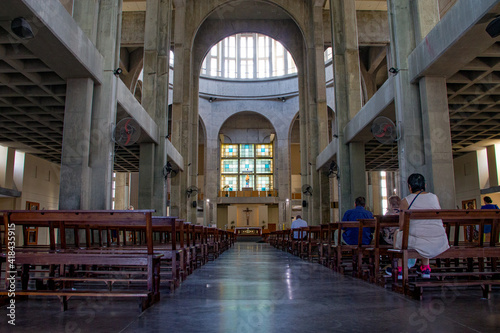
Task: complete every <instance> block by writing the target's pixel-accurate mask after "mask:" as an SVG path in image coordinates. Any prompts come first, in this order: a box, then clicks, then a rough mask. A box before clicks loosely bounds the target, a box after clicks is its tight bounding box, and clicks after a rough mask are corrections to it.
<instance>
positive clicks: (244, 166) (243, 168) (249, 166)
mask: <svg viewBox="0 0 500 333" xmlns="http://www.w3.org/2000/svg"><path fill="white" fill-rule="evenodd" d="M254 161H255V160H254V159H245V160H240V172H244V173H249V172H252V173H253V170H254Z"/></svg>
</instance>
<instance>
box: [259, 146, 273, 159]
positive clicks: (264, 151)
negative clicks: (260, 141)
mask: <svg viewBox="0 0 500 333" xmlns="http://www.w3.org/2000/svg"><path fill="white" fill-rule="evenodd" d="M255 156H256V157H273V145H272V144H266V145H256V147H255Z"/></svg>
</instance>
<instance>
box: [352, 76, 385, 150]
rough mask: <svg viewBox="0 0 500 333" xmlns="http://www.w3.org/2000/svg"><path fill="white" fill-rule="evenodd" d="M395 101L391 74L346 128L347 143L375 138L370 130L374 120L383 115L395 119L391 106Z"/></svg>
mask: <svg viewBox="0 0 500 333" xmlns="http://www.w3.org/2000/svg"><path fill="white" fill-rule="evenodd" d="M393 102H394V77H393V76H391V77H389V79H388V80H387V81H385V83H384V84H383V85H382V87H380V89H379V90H378V91H377V92H376V93H375V95H373V96H372V98H370V100H369V101H368V102H367V103H366V104H365V105H364V106H363V107H362V108H361V110H360V111H359V112H358V113H357V114H356V116H354V118H353V119H351V120H350V121H349V122H348V123H347V125H346V127H345V128H344V137H345V140H346V143H349V142H351V141H362V142H367V141H369V140H371V139H372V138H373V135H372V134H371V131H370V126H371V123H372V121H373V120H374V119H375V118H376V117H378V116H381V115H384V116H387V117H389V118H391V119H394V117H395V115H394V112H392V113H391V110H392V111H393V110H394V108H393V107H392V108H391V107H389V106H390V105H391V104H393Z"/></svg>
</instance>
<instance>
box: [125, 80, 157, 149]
mask: <svg viewBox="0 0 500 333" xmlns="http://www.w3.org/2000/svg"><path fill="white" fill-rule="evenodd" d="M116 97H117V102H118V105H119V106H121V108H122V110H123V111H124V112H126V113H127V114H128V116H130V117H132V118H134V119H135V120H136V121H137V123H138V124H139V126H141V130H142V133H141V135H146V136H147V137H148V138H149V139H144V137H142V138H141V139H142V140H141V141H142V142H150V141H153V142H154V143H156V144H158V140H160V138H158V126H157V125H156V123H155V122H154V120H153V119H152V118H151V117H150V116H149V114H148V113H147V112H146V110H144V108H143V107H142V105H141V104H140V103H139V102H138V101H137V99H135V97H134V95H132V93H131V92H130V90H128V89H127V86H125V84H124V83H123V82H122V81H121V80H118V86H117V93H116ZM118 117H119V118H124V117H126V115H123V114H118ZM118 117H117V118H118ZM118 120H119V119H117V121H118Z"/></svg>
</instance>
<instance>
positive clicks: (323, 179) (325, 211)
mask: <svg viewBox="0 0 500 333" xmlns="http://www.w3.org/2000/svg"><path fill="white" fill-rule="evenodd" d="M319 177H320V188H319V190H320V193H319V196H320V199H321V205H320V215H319V216H320V218H319V220H318V225H319V224H322V223H329V222H330V200H331V198H332V196H331V195H330V177H329V176H328V172H321V171H320V172H319Z"/></svg>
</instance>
